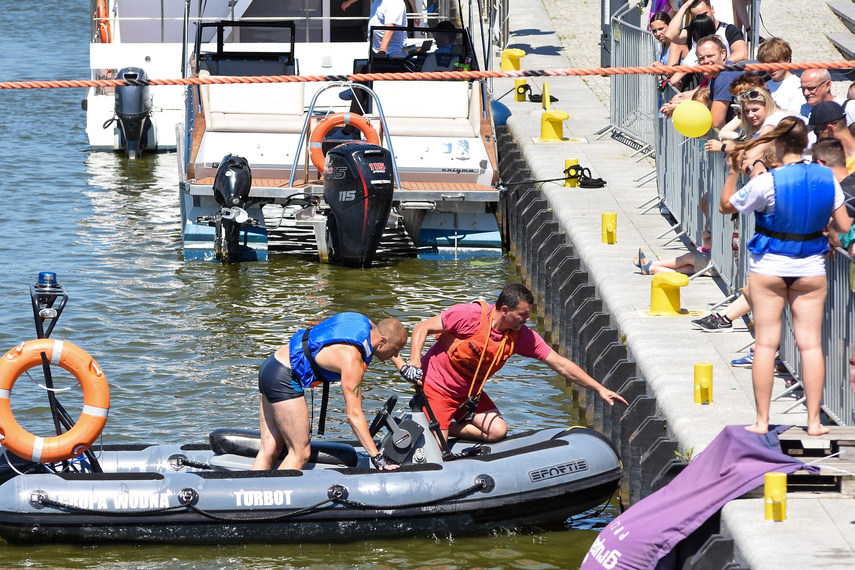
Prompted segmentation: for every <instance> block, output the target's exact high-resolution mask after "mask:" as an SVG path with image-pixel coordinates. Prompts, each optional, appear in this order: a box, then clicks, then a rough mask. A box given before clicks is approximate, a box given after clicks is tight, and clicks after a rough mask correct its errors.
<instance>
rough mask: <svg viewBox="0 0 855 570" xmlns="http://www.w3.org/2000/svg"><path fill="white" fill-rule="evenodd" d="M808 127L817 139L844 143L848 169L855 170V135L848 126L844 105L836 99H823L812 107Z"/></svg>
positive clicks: (850, 172)
mask: <svg viewBox="0 0 855 570" xmlns="http://www.w3.org/2000/svg"><path fill="white" fill-rule="evenodd" d="M808 129H809V130H811V131H813V134H814V135H816V140H818V141H821V140H823V139H837V140H839V141H840V144H842V145H843V153H844V154H845V155H846V170H847V171H848V172H849V174H852V173H853V172H855V137H853V136H852V133H850V132H849V129H848V128H847V127H846V114H845V113H844V112H843V107H841V106H840V105H839V104H838V103H836V102H834V101H823V102H821V103H819V104H817V105H816V106H814V107H813V109H811V112H810V119H809V120H808Z"/></svg>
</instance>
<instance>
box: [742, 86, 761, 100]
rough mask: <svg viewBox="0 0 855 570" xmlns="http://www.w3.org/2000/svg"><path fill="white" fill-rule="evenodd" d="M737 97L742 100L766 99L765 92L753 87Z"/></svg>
mask: <svg viewBox="0 0 855 570" xmlns="http://www.w3.org/2000/svg"><path fill="white" fill-rule="evenodd" d="M736 98H737V99H739V100H741V101H763V100H764V97H763V94H762V93H761V92H760V91H758V90H756V89H751V90H750V91H746V92H744V93H740V94H739V95H737V96H736Z"/></svg>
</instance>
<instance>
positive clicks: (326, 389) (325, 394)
mask: <svg viewBox="0 0 855 570" xmlns="http://www.w3.org/2000/svg"><path fill="white" fill-rule="evenodd" d="M310 330H312V327H309V328H307V329H306V331H305V332H304V333H303V354H305V355H306V359H307V360H308V361H309V365H310V366H311V367H312V372H313V373H314V375H315V378H316V379H317V380H318V381H320V382H321V384H322V385H323V389H322V391H321V413H320V415H319V416H318V435H324V429H325V428H326V420H327V404H328V403H329V401H330V383H329V382H327V381H326V380H324V375H323V372H321V368H320V366H318V363H317V362H315V358H314V357H313V356H312V352H311V351H310V350H309V331H310Z"/></svg>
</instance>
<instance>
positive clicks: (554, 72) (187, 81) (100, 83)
mask: <svg viewBox="0 0 855 570" xmlns="http://www.w3.org/2000/svg"><path fill="white" fill-rule="evenodd" d="M785 69H786V70H789V71H799V70H806V69H855V60H852V61H847V60H843V61H813V62H805V63H742V62H740V63H735V64H728V65H646V66H637V67H592V68H567V69H519V70H501V71H500V70H484V71H419V72H411V73H410V72H408V73H352V74H350V75H258V76H229V75H211V76H208V77H185V78H159V79H130V78H125V79H62V80H52V81H2V82H0V89H68V88H77V87H87V88H88V87H145V86H158V85H228V84H234V83H318V82H330V81H353V82H363V83H364V82H367V81H411V80H422V79H489V78H497V77H514V78H517V77H580V76H588V75H601V76H609V75H641V74H647V75H661V74H666V73H678V72H686V73H702V72H709V71H781V70H785Z"/></svg>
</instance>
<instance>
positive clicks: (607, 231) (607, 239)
mask: <svg viewBox="0 0 855 570" xmlns="http://www.w3.org/2000/svg"><path fill="white" fill-rule="evenodd" d="M603 243H617V214H616V213H614V212H604V213H603Z"/></svg>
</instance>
